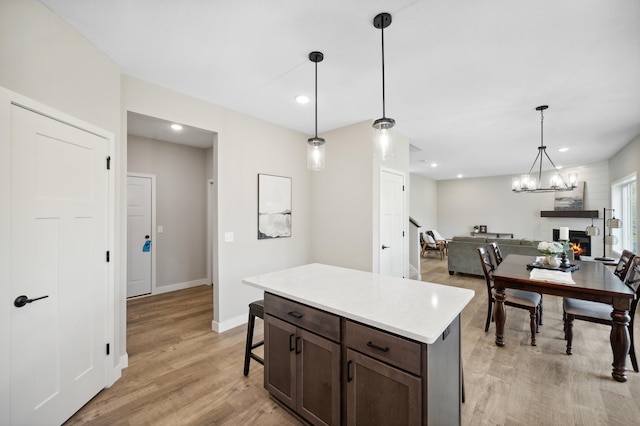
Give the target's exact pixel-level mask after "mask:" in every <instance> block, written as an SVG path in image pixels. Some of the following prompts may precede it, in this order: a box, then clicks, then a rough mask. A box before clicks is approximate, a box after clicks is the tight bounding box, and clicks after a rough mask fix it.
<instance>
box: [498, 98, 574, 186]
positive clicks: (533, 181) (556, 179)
mask: <svg viewBox="0 0 640 426" xmlns="http://www.w3.org/2000/svg"><path fill="white" fill-rule="evenodd" d="M547 108H549V106H548V105H540V106H539V107H536V111H540V146H539V147H538V155H537V156H536V159H535V160H533V164H532V165H531V168H530V169H529V173H527V174H524V175H521V176H516V177H514V178H513V179H512V180H511V190H512V191H513V192H555V191H571V190H572V189H574V188H575V187H576V186H577V185H578V182H577V178H578V176H577V175H576V174H575V173H570V174H569V179H568V183H567V182H565V180H564V178H563V177H562V175H561V174H560V170H558V167H556V165H555V164H554V163H553V161H552V160H551V158H550V157H549V154H547V147H546V146H545V145H544V113H543V112H544V110H545V109H547ZM544 157H546V158H547V160H549V163H551V165H552V166H553V170H554V173H553V175H552V176H551V179H550V181H549V186H548V187H545V186H543V184H542V161H543V160H544ZM536 163H538V165H539V167H538V176H537V177H536V175H535V174H534V175H531V172H532V171H533V168H534V167H535V166H536Z"/></svg>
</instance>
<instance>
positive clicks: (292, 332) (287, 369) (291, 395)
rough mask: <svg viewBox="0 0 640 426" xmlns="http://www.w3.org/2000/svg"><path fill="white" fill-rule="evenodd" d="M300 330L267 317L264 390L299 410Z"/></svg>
mask: <svg viewBox="0 0 640 426" xmlns="http://www.w3.org/2000/svg"><path fill="white" fill-rule="evenodd" d="M295 338H296V328H295V327H294V326H293V325H291V324H289V323H286V322H284V321H281V320H279V319H277V318H274V317H272V316H271V315H265V316H264V342H265V344H264V358H265V359H264V361H265V362H264V387H265V388H266V389H267V390H268V391H269V392H270V393H271V394H272V395H273V396H275V397H276V398H278V399H279V400H280V401H281V402H282V403H283V404H285V405H286V406H288V407H289V408H291V409H292V410H295V409H296V399H295V398H296V352H295V340H296V339H295Z"/></svg>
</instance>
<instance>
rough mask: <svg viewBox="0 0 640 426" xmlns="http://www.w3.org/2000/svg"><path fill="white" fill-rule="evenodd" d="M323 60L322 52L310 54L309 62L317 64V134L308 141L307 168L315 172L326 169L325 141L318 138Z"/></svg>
mask: <svg viewBox="0 0 640 426" xmlns="http://www.w3.org/2000/svg"><path fill="white" fill-rule="evenodd" d="M323 59H324V55H323V54H322V52H311V53H309V60H310V61H311V62H313V63H315V64H316V86H315V87H316V89H315V90H316V94H315V102H316V132H315V136H314V137H312V138H309V139H308V140H307V168H308V169H309V170H313V171H318V170H322V169H324V139H322V138H319V137H318V62H322V60H323Z"/></svg>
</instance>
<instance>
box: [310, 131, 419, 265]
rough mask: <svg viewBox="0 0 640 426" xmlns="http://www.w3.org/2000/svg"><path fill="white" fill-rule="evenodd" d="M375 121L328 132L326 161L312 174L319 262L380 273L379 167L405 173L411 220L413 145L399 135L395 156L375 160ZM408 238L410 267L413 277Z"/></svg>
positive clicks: (315, 249)
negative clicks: (411, 149)
mask: <svg viewBox="0 0 640 426" xmlns="http://www.w3.org/2000/svg"><path fill="white" fill-rule="evenodd" d="M371 124H372V121H370V120H367V121H363V122H361V123H357V124H353V125H351V126H347V127H343V128H341V129H337V130H333V131H330V132H327V133H325V134H323V135H321V137H323V138H324V139H325V140H326V141H327V142H326V164H325V169H324V170H322V171H321V172H314V173H312V177H311V193H312V194H313V197H312V222H311V238H312V241H311V243H312V258H313V261H314V262H318V263H326V264H330V265H336V266H342V267H346V268H353V269H359V270H362V271H375V272H377V271H378V263H379V262H378V260H379V259H378V256H379V253H378V250H379V247H380V245H379V238H378V235H379V214H380V213H379V211H380V209H379V194H380V168H381V167H386V168H390V169H393V170H397V171H399V172H402V173H404V174H405V185H406V188H407V189H406V192H405V193H406V194H407V196H406V205H405V212H406V216H407V221H406V229H405V230H407V231H408V226H409V225H408V223H409V218H408V216H409V195H408V194H409V143H408V141H407V139H406V138H405V137H404V136H402V135H401V134H398V133H396V134H395V137H394V141H395V142H394V143H395V145H396V156H395V159H393V160H389V161H386V162H384V163H381V162H380V161H377V160H375V159H374V158H373V128H372V125H371ZM408 250H409V238H406V248H405V253H406V254H407V255H406V262H405V263H406V271H405V276H409V255H408V253H409V252H408Z"/></svg>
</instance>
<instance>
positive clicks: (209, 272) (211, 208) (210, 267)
mask: <svg viewBox="0 0 640 426" xmlns="http://www.w3.org/2000/svg"><path fill="white" fill-rule="evenodd" d="M213 190H214V188H213V179H207V285H213V277H214V274H213V253H214V249H213V242H214V238H213V214H214V212H215V208H214V205H213V200H214V197H215V194H214V193H213Z"/></svg>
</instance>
